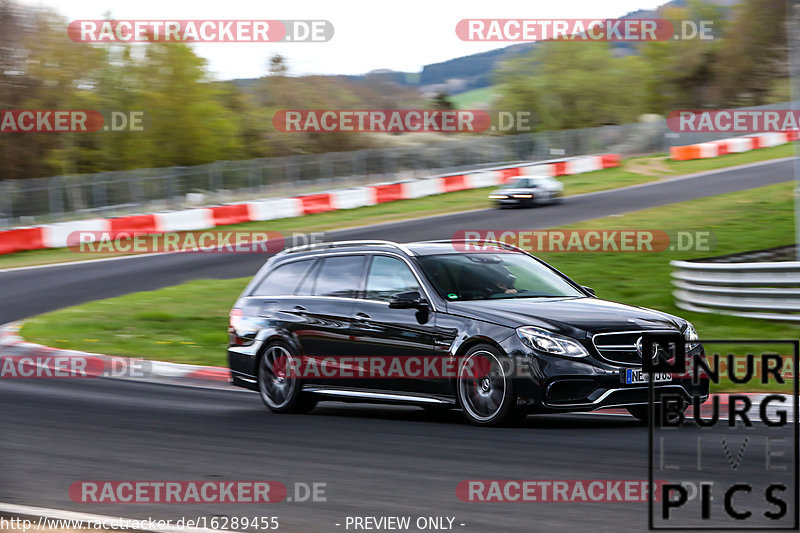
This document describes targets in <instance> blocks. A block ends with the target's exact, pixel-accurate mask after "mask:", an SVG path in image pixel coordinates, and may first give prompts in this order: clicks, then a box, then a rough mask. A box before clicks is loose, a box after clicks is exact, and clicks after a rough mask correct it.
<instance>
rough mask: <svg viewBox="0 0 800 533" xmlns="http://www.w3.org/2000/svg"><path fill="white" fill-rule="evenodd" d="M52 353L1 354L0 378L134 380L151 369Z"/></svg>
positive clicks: (126, 361) (143, 363)
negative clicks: (101, 378)
mask: <svg viewBox="0 0 800 533" xmlns="http://www.w3.org/2000/svg"><path fill="white" fill-rule="evenodd" d="M48 351H49V350H48ZM52 352H53V353H31V354H28V355H0V379H65V378H67V379H73V378H98V377H104V378H129V379H133V378H142V377H145V376H147V375H149V374H150V373H151V369H152V363H151V362H150V361H147V360H144V359H133V358H130V357H111V356H94V355H83V354H62V353H59V352H58V351H55V350H53V351H52Z"/></svg>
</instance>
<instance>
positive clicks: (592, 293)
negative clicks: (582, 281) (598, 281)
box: [581, 285, 595, 296]
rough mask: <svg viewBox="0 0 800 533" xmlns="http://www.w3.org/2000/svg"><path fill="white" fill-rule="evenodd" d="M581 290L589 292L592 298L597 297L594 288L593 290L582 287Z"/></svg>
mask: <svg viewBox="0 0 800 533" xmlns="http://www.w3.org/2000/svg"><path fill="white" fill-rule="evenodd" d="M581 289H583V290H585V291H586V292H588V293H589V294H591V295H592V296H595V294H594V289H593V288H591V287H587V286H586V285H584V286H582V287H581Z"/></svg>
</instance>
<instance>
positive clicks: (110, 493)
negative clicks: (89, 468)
mask: <svg viewBox="0 0 800 533" xmlns="http://www.w3.org/2000/svg"><path fill="white" fill-rule="evenodd" d="M326 493H327V483H326V482H322V481H314V482H301V481H297V482H294V483H290V484H288V486H287V484H284V483H282V482H280V481H275V480H257V481H253V480H248V481H222V480H220V481H209V480H180V481H176V480H167V481H164V480H115V481H110V480H91V481H88V480H82V481H76V482H74V483H73V484H72V485H70V487H69V497H70V499H71V500H72V501H73V502H75V503H94V504H120V503H131V504H137V503H138V504H143V503H147V504H198V503H199V504H211V503H214V504H244V503H247V504H265V503H280V502H284V501H286V502H294V503H306V502H310V503H324V502H326V501H327V494H326Z"/></svg>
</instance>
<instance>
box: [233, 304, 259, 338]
mask: <svg viewBox="0 0 800 533" xmlns="http://www.w3.org/2000/svg"><path fill="white" fill-rule="evenodd" d="M244 321H245V318H244V313H242V310H241V309H239V308H237V307H234V308H233V309H231V312H230V313H229V314H228V340H229V344H230V345H231V346H246V345H248V344H252V343H253V340H252V339H247V338H245V334H246V332H245V331H244V329H245V328H243V327H242V326H244Z"/></svg>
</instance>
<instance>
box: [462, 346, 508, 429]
mask: <svg viewBox="0 0 800 533" xmlns="http://www.w3.org/2000/svg"><path fill="white" fill-rule="evenodd" d="M502 362H503V355H502V354H500V352H499V351H498V350H497V349H495V348H494V347H492V346H489V345H488V344H480V345H478V346H474V347H473V348H471V349H470V350H469V351H468V352H467V353H466V354H465V355H464V357H462V358H461V361H460V362H459V365H458V382H457V383H456V393H457V397H458V403H459V405H460V406H461V409H462V410H463V411H464V416H466V418H467V420H468V421H469V422H470V423H472V424H474V425H476V426H500V425H506V424H514V425H515V424H517V423H519V422H520V421H521V420H523V419H524V414H523V413H522V412H521V411H519V410H518V409H517V406H516V400H517V397H516V394H515V393H514V383H513V382H512V381H511V380H510V379H509V378H508V376H506V375H505V371H504V367H503V363H502Z"/></svg>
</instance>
